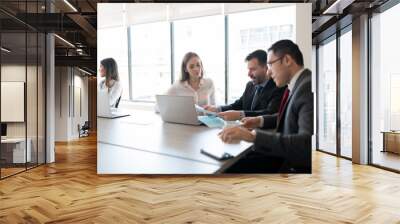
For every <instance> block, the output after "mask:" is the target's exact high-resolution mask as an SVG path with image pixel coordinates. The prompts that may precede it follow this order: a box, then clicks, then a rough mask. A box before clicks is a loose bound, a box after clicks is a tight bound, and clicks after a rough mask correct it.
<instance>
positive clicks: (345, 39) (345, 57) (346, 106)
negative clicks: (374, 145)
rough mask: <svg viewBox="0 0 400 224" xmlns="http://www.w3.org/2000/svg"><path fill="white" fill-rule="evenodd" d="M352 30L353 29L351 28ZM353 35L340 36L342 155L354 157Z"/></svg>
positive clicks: (349, 32) (348, 33)
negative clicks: (352, 143) (352, 145)
mask: <svg viewBox="0 0 400 224" xmlns="http://www.w3.org/2000/svg"><path fill="white" fill-rule="evenodd" d="M350 28H351V27H350ZM351 42H352V35H351V29H350V30H349V31H348V32H346V33H344V34H343V35H341V36H340V154H341V155H342V156H345V157H348V158H351V157H352V148H351V142H352V137H351V136H352V96H353V94H352V74H353V73H352V50H351V48H352V43H351Z"/></svg>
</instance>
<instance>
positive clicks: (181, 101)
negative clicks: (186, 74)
mask: <svg viewBox="0 0 400 224" xmlns="http://www.w3.org/2000/svg"><path fill="white" fill-rule="evenodd" d="M156 101H157V105H158V108H159V110H160V114H161V118H162V120H163V121H165V122H170V123H178V124H189V125H201V124H203V123H204V124H205V125H207V126H208V127H223V126H224V121H223V120H222V119H221V118H219V117H217V116H216V113H212V112H206V111H205V110H204V109H203V110H201V111H199V110H200V109H199V108H200V107H199V106H197V105H195V103H194V98H193V96H172V95H156ZM198 112H205V113H207V114H208V116H198Z"/></svg>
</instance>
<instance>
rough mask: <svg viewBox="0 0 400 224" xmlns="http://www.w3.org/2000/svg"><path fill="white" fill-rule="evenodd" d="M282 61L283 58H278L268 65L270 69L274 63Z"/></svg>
mask: <svg viewBox="0 0 400 224" xmlns="http://www.w3.org/2000/svg"><path fill="white" fill-rule="evenodd" d="M282 59H283V56H282V57H280V58H277V59H275V60H273V61H270V62H267V65H268V67H270V68H271V67H272V64H273V63H275V62H277V61H282Z"/></svg>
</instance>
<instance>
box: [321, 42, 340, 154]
mask: <svg viewBox="0 0 400 224" xmlns="http://www.w3.org/2000/svg"><path fill="white" fill-rule="evenodd" d="M318 66H319V67H318V115H319V116H318V148H319V149H320V150H323V151H327V152H330V153H336V39H334V37H333V38H332V40H330V41H328V42H327V43H325V44H323V45H320V46H319V48H318Z"/></svg>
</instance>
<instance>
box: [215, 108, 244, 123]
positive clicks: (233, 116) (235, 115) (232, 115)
mask: <svg viewBox="0 0 400 224" xmlns="http://www.w3.org/2000/svg"><path fill="white" fill-rule="evenodd" d="M218 116H219V117H221V118H223V119H224V120H226V121H236V120H239V119H240V111H235V110H228V111H225V112H220V113H218Z"/></svg>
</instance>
